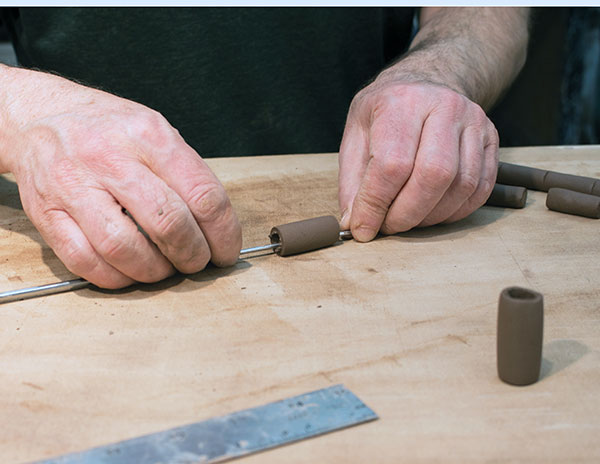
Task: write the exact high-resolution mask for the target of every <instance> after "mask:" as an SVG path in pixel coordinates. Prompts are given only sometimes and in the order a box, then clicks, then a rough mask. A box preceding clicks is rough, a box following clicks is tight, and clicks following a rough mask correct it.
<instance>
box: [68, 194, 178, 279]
mask: <svg viewBox="0 0 600 464" xmlns="http://www.w3.org/2000/svg"><path fill="white" fill-rule="evenodd" d="M71 193H72V194H71V195H69V196H65V198H64V201H65V206H66V209H67V210H68V211H69V214H70V216H71V217H72V218H73V220H74V221H75V222H76V223H77V225H78V226H79V228H80V229H81V231H82V232H83V234H84V235H85V236H86V237H87V240H88V241H89V243H90V245H91V246H92V247H93V248H94V250H95V251H96V253H97V254H98V255H100V256H101V257H102V258H103V259H104V261H106V262H107V263H108V264H110V265H111V266H113V267H114V268H115V269H117V270H119V271H120V272H121V273H123V274H125V275H126V276H128V277H130V278H131V279H134V280H137V281H139V282H156V281H159V280H162V279H164V278H166V277H168V276H169V275H171V274H172V273H173V272H174V270H173V267H172V265H171V263H170V262H169V261H168V260H167V259H166V258H165V257H164V256H163V255H162V253H161V252H160V250H159V249H158V248H157V247H156V245H154V244H153V243H151V242H150V241H149V240H148V239H147V238H146V237H145V236H144V235H143V234H142V233H141V232H140V230H139V229H138V227H137V225H136V224H135V223H134V222H133V221H132V220H131V219H130V218H129V216H127V214H125V213H124V212H123V208H122V205H121V204H119V203H118V202H117V200H116V199H115V198H114V197H113V196H112V195H111V194H110V193H109V192H108V191H106V190H104V189H101V188H86V190H85V192H84V193H83V194H81V195H78V194H77V193H76V192H71ZM83 195H85V196H83ZM82 198H83V199H82Z"/></svg>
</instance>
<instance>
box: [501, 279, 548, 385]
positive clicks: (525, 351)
mask: <svg viewBox="0 0 600 464" xmlns="http://www.w3.org/2000/svg"><path fill="white" fill-rule="evenodd" d="M543 337H544V297H543V296H542V294H541V293H538V292H536V291H534V290H529V289H527V288H521V287H508V288H505V289H504V290H502V292H501V293H500V298H499V301H498V330H497V346H496V352H497V366H498V376H499V377H500V379H502V380H503V381H504V382H507V383H510V384H513V385H529V384H532V383H534V382H537V380H538V379H539V377H540V367H541V363H542V343H543Z"/></svg>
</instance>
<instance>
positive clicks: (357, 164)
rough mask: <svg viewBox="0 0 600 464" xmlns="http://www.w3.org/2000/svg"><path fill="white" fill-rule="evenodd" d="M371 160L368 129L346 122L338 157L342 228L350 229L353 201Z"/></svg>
mask: <svg viewBox="0 0 600 464" xmlns="http://www.w3.org/2000/svg"><path fill="white" fill-rule="evenodd" d="M368 160H369V139H368V133H367V131H366V130H365V129H364V128H363V127H362V126H361V125H360V124H359V123H357V122H355V123H350V122H348V123H347V124H346V128H345V129H344V135H343V137H342V143H341V145H340V153H339V157H338V162H339V174H338V199H339V205H340V211H341V213H342V219H341V221H340V228H341V229H342V230H347V229H350V217H351V215H352V203H353V202H354V198H355V197H356V194H357V192H358V189H359V187H360V183H361V180H362V177H363V175H364V172H365V170H366V169H367V164H368Z"/></svg>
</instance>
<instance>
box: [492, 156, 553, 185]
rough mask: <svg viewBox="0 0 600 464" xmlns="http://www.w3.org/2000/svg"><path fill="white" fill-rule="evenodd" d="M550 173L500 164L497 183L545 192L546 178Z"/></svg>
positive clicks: (516, 165) (509, 164)
mask: <svg viewBox="0 0 600 464" xmlns="http://www.w3.org/2000/svg"><path fill="white" fill-rule="evenodd" d="M547 173H548V171H546V170H544V169H537V168H530V167H529V166H520V165H518V164H511V163H503V162H500V163H498V176H497V177H496V182H498V183H499V184H505V185H518V186H520V187H525V188H528V189H532V190H544V178H545V177H546V174H547Z"/></svg>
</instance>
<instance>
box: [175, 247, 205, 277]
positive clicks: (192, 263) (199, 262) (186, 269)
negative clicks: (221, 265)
mask: <svg viewBox="0 0 600 464" xmlns="http://www.w3.org/2000/svg"><path fill="white" fill-rule="evenodd" d="M209 261H210V252H209V251H208V249H207V248H202V249H201V250H199V251H197V252H196V253H195V254H193V255H191V256H190V257H189V259H187V260H185V261H183V262H180V263H177V264H176V265H175V267H176V268H177V270H178V271H179V272H183V273H184V274H194V273H196V272H199V271H201V270H202V269H204V268H205V267H206V265H207V264H208V262H209Z"/></svg>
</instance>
